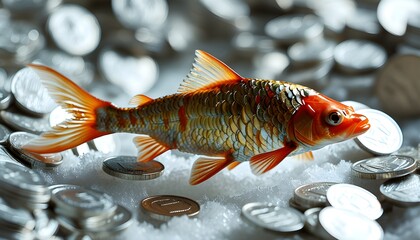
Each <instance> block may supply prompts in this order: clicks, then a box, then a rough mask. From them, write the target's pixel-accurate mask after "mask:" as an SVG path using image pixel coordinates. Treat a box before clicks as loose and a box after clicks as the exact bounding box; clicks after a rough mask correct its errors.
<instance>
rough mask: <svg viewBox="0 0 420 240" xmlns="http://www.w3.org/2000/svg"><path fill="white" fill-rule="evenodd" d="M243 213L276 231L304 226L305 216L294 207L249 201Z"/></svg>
mask: <svg viewBox="0 0 420 240" xmlns="http://www.w3.org/2000/svg"><path fill="white" fill-rule="evenodd" d="M242 215H243V216H245V217H246V218H247V220H249V221H250V222H252V223H253V224H255V225H257V226H260V227H262V228H266V229H269V230H272V231H276V232H294V231H298V230H300V229H302V228H303V226H304V222H305V219H304V216H303V214H302V213H300V212H299V211H297V210H295V209H293V208H284V207H278V206H276V205H273V204H271V203H258V202H256V203H248V204H245V205H244V206H243V207H242Z"/></svg>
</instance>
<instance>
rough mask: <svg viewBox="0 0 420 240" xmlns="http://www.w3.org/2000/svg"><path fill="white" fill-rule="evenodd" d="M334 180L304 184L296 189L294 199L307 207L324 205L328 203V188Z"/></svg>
mask: <svg viewBox="0 0 420 240" xmlns="http://www.w3.org/2000/svg"><path fill="white" fill-rule="evenodd" d="M334 184H337V183H333V182H317V183H310V184H306V185H302V186H300V187H298V188H296V189H295V191H294V197H293V198H294V200H295V201H296V203H298V204H299V205H301V206H305V207H307V208H314V207H324V206H326V205H327V196H326V194H327V190H328V188H330V187H331V186H332V185H334Z"/></svg>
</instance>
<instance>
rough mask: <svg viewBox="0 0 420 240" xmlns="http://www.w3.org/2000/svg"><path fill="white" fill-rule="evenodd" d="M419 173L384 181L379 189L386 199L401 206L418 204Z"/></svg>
mask: <svg viewBox="0 0 420 240" xmlns="http://www.w3.org/2000/svg"><path fill="white" fill-rule="evenodd" d="M419 185H420V175H418V174H410V175H408V176H404V177H401V178H396V179H391V180H388V181H386V182H384V183H383V184H382V185H381V187H380V191H381V193H382V194H383V195H384V196H385V198H386V199H387V200H388V201H391V202H392V203H393V204H395V205H397V206H401V207H410V206H419V205H420V188H419Z"/></svg>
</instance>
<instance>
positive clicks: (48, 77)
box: [23, 50, 370, 185]
mask: <svg viewBox="0 0 420 240" xmlns="http://www.w3.org/2000/svg"><path fill="white" fill-rule="evenodd" d="M29 66H30V67H31V68H32V69H34V70H35V71H36V72H37V74H38V75H39V76H40V78H41V81H42V83H43V85H44V86H45V87H46V88H47V90H48V92H49V94H50V95H51V97H52V98H53V99H54V100H55V101H56V102H57V103H58V104H60V105H61V107H63V109H65V110H66V111H67V112H68V113H70V114H72V118H69V119H68V120H66V121H65V122H63V123H61V124H59V125H57V126H54V127H53V128H52V129H51V131H48V132H46V133H44V134H42V135H41V136H40V137H39V138H37V139H34V140H32V141H31V142H30V143H28V144H26V145H25V146H23V149H25V150H26V151H31V152H35V153H41V154H42V153H53V152H60V151H64V150H67V149H70V148H73V147H75V146H78V145H80V144H82V143H85V142H87V141H90V140H92V139H94V138H97V137H100V136H104V135H107V134H112V133H116V132H129V133H136V134H140V135H138V136H136V137H135V138H134V139H133V142H134V143H135V145H136V147H137V149H138V159H139V160H141V161H146V162H147V161H151V160H153V159H154V158H156V157H157V156H159V155H161V154H162V153H164V152H166V151H168V150H170V149H179V150H181V151H185V152H190V153H195V154H201V155H204V156H200V157H199V158H198V159H197V160H196V161H195V162H194V165H193V169H192V172H191V178H190V183H191V184H194V185H195V184H199V183H201V182H203V181H205V180H207V179H208V178H210V177H212V176H213V175H214V174H216V173H217V172H219V171H220V170H222V169H224V168H226V167H227V168H229V169H232V168H234V167H236V166H237V165H238V164H239V163H240V162H243V161H250V165H251V170H252V172H253V173H255V174H263V173H265V172H267V171H270V170H271V169H273V168H274V167H275V166H276V165H278V164H279V163H280V162H281V161H282V160H283V159H284V158H285V157H287V156H289V155H294V154H298V153H303V152H306V151H310V150H314V149H319V148H321V147H323V146H325V145H327V144H329V143H333V142H339V141H343V140H346V139H350V138H353V137H356V136H359V135H360V134H362V133H364V132H366V131H367V130H368V129H369V126H370V125H369V122H368V119H367V118H366V117H365V116H363V115H361V114H357V113H354V109H352V108H351V107H348V106H346V105H344V104H341V103H339V102H337V101H335V100H333V99H330V98H328V97H327V96H324V95H322V94H320V93H317V92H315V91H314V90H312V89H309V88H306V87H303V86H300V85H297V84H293V83H287V82H279V81H273V80H261V79H248V78H243V77H241V76H240V75H238V74H237V73H235V72H234V71H233V70H232V69H230V68H229V67H228V66H226V64H224V63H223V62H221V61H220V60H218V59H216V58H215V57H213V56H211V55H210V54H208V53H206V52H204V51H200V50H197V51H196V58H195V62H194V64H193V68H192V69H191V71H190V73H189V74H188V75H187V77H186V78H185V79H184V81H183V82H182V83H181V86H180V87H179V90H178V93H177V94H173V95H169V96H165V97H161V98H158V99H151V98H149V97H147V96H145V95H141V94H139V95H136V96H134V97H133V98H132V99H131V100H130V103H132V104H135V105H137V107H133V108H119V107H116V106H114V105H113V104H112V103H110V102H107V101H103V100H100V99H97V98H95V97H94V96H92V95H91V94H89V93H88V92H86V91H85V90H83V89H82V88H80V87H79V86H77V85H76V84H74V83H73V82H72V81H71V80H69V79H68V78H66V77H65V76H63V75H61V74H60V73H58V72H56V71H54V70H53V69H51V68H48V67H46V66H41V65H36V64H29ZM211 157H213V158H211ZM214 157H216V158H214Z"/></svg>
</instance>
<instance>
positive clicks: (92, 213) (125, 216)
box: [50, 185, 132, 239]
mask: <svg viewBox="0 0 420 240" xmlns="http://www.w3.org/2000/svg"><path fill="white" fill-rule="evenodd" d="M50 190H51V203H52V206H53V209H54V213H55V214H56V219H57V221H58V222H59V223H60V226H61V227H62V228H63V230H64V231H66V233H67V234H72V233H74V232H77V233H79V234H81V235H86V236H90V237H92V238H94V239H104V238H106V239H112V238H113V237H115V235H117V234H119V233H121V232H122V231H123V230H125V229H127V228H128V227H129V226H130V224H131V223H132V213H131V212H130V211H129V210H128V209H126V208H124V207H123V206H121V205H117V204H116V203H114V201H113V200H112V198H111V197H110V196H109V195H107V194H105V193H101V192H98V191H94V190H91V189H85V188H83V187H80V186H75V185H54V186H50Z"/></svg>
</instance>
